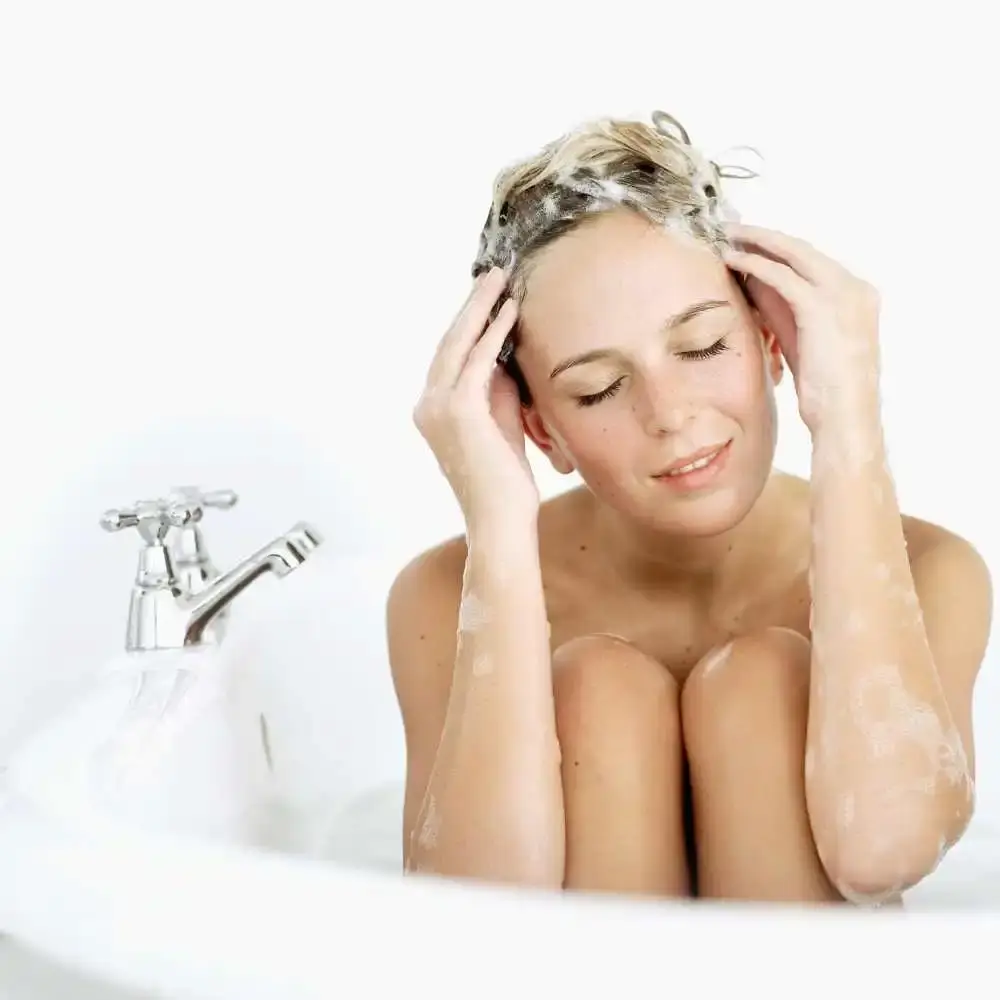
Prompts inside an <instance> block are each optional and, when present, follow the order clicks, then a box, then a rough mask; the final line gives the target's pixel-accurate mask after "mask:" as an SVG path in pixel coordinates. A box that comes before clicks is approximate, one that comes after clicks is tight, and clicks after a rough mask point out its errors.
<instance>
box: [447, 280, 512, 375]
mask: <svg viewBox="0 0 1000 1000" xmlns="http://www.w3.org/2000/svg"><path fill="white" fill-rule="evenodd" d="M506 284H507V275H506V274H505V272H504V271H503V269H502V268H494V269H493V270H492V271H489V272H488V273H487V274H485V275H484V276H483V277H482V280H481V281H479V282H478V283H477V284H476V286H475V287H474V288H473V289H472V292H471V294H470V295H469V297H468V299H466V302H465V304H464V305H463V306H462V308H461V310H459V312H458V314H457V315H456V316H455V319H454V320H453V321H452V324H451V326H449V327H448V330H447V331H446V332H445V335H444V336H443V337H442V338H441V342H440V343H439V344H438V348H437V350H436V351H435V353H434V358H433V360H432V361H431V365H430V369H429V371H428V373H427V381H428V384H431V385H454V384H455V382H456V380H457V379H458V377H459V375H460V373H461V371H462V369H463V368H464V367H465V363H466V361H467V360H468V357H469V352H470V351H471V350H472V348H473V346H474V345H475V343H476V341H477V340H478V339H479V337H480V336H481V335H482V333H483V328H484V327H485V326H486V323H487V321H488V320H489V317H490V312H491V311H492V310H493V306H494V305H495V304H496V301H497V298H498V297H499V296H500V293H501V291H502V290H503V289H504V287H505V286H506Z"/></svg>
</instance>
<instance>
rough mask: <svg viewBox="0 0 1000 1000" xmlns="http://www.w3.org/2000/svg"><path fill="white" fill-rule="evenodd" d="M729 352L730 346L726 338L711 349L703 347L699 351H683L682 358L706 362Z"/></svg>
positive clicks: (720, 339)
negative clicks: (706, 359)
mask: <svg viewBox="0 0 1000 1000" xmlns="http://www.w3.org/2000/svg"><path fill="white" fill-rule="evenodd" d="M728 350H729V344H727V343H726V338H725V337H720V338H719V339H718V340H717V341H716V342H715V343H714V344H712V346H711V347H703V348H701V350H698V351H681V352H680V356H681V357H682V358H686V359H687V360H689V361H704V360H705V358H714V357H715V356H716V355H717V354H721V353H722V352H723V351H728Z"/></svg>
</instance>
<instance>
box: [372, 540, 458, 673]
mask: <svg viewBox="0 0 1000 1000" xmlns="http://www.w3.org/2000/svg"><path fill="white" fill-rule="evenodd" d="M467 551H468V550H467V546H466V541H465V537H464V536H458V537H454V538H449V539H446V540H445V541H443V542H440V543H439V544H437V545H435V546H432V547H431V548H429V549H426V550H425V551H423V552H421V553H419V554H418V555H416V556H414V557H413V558H412V559H410V560H409V562H407V563H406V564H405V565H404V566H403V567H402V568H401V569H400V570H399V572H398V573H397V574H396V577H395V579H394V580H393V582H392V585H391V586H390V588H389V593H388V597H387V599H386V628H387V629H388V633H389V644H390V659H392V661H393V669H394V670H395V669H396V666H397V664H398V657H394V656H393V653H394V652H398V651H400V650H401V649H402V647H408V646H409V645H410V644H412V643H415V642H429V643H431V644H433V645H437V644H438V643H439V642H440V641H441V640H442V639H443V638H444V636H443V634H442V633H443V632H450V631H453V629H454V623H455V619H456V616H457V614H458V608H459V604H460V602H461V599H462V577H463V574H464V571H465V560H466V554H467ZM452 638H453V637H452Z"/></svg>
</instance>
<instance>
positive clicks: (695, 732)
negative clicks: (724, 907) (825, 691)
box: [681, 629, 842, 901]
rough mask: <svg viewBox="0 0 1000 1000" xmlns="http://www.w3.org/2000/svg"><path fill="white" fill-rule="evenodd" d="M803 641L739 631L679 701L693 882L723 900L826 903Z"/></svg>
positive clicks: (830, 894)
mask: <svg viewBox="0 0 1000 1000" xmlns="http://www.w3.org/2000/svg"><path fill="white" fill-rule="evenodd" d="M810 653H811V650H810V646H809V642H808V641H807V640H806V639H805V638H804V637H803V636H801V635H799V634H798V633H795V632H792V631H790V630H787V629H767V630H764V631H761V632H758V633H753V634H750V635H746V636H743V637H741V638H739V639H737V640H735V641H734V642H733V643H732V644H730V646H729V647H727V648H725V649H723V650H720V651H717V652H715V653H714V654H710V655H709V656H707V657H706V658H705V659H704V660H703V661H702V662H701V663H699V664H698V665H697V666H696V667H695V669H694V670H693V671H692V673H691V675H690V677H689V678H688V680H687V682H686V684H685V686H684V691H683V696H682V699H681V706H682V719H683V727H684V739H685V746H686V751H687V755H688V760H689V764H690V769H691V784H692V797H693V804H694V821H695V839H696V852H697V859H698V874H699V888H700V892H701V894H702V895H705V896H712V897H721V898H728V899H753V900H797V901H807V900H816V901H822V900H826V901H831V900H840V899H841V898H842V897H841V896H840V895H839V893H837V892H836V891H835V890H834V889H833V888H832V886H831V885H830V882H829V880H828V879H827V877H826V873H825V871H824V870H823V866H822V864H821V863H820V861H819V858H818V856H817V854H816V848H815V844H814V843H813V838H812V830H811V827H810V824H809V816H808V812H807V808H806V798H805V741H806V723H807V718H808V707H809V669H810Z"/></svg>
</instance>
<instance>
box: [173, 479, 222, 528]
mask: <svg viewBox="0 0 1000 1000" xmlns="http://www.w3.org/2000/svg"><path fill="white" fill-rule="evenodd" d="M169 497H170V499H171V500H173V501H175V502H178V503H182V504H186V505H187V506H189V507H191V509H192V510H193V511H194V517H193V520H194V521H200V520H201V519H202V517H203V516H204V513H205V510H206V509H207V508H208V507H212V508H213V509H215V510H229V509H230V508H232V507H235V506H236V501H237V500H238V499H239V497H238V496H237V495H236V493H235V491H233V490H203V489H202V488H201V487H200V486H174V487H172V488H171V490H170V494H169Z"/></svg>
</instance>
